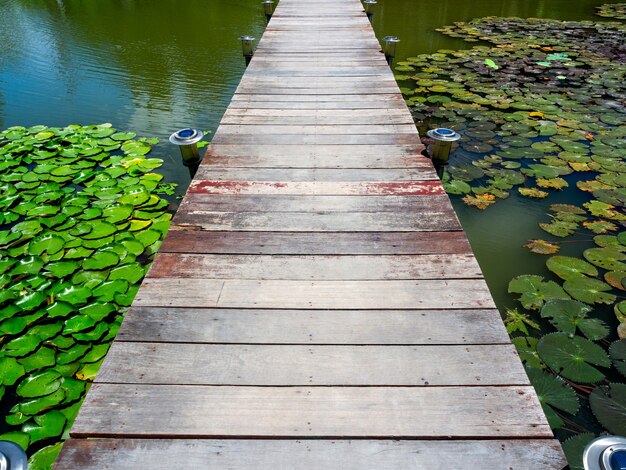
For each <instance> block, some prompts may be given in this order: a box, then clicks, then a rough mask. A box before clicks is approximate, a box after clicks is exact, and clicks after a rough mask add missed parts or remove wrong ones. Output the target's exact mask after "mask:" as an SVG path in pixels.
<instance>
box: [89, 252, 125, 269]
mask: <svg viewBox="0 0 626 470" xmlns="http://www.w3.org/2000/svg"><path fill="white" fill-rule="evenodd" d="M119 260H120V259H119V257H118V256H117V255H116V254H115V253H113V252H111V251H99V252H96V253H94V254H93V255H92V256H91V257H90V258H87V259H86V260H85V261H83V269H89V270H92V269H105V268H109V267H111V266H114V265H116V264H117V263H118V262H119Z"/></svg>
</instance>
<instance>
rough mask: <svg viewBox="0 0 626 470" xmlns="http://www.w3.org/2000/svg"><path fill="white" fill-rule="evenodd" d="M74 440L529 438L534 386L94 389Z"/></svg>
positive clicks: (547, 433)
mask: <svg viewBox="0 0 626 470" xmlns="http://www.w3.org/2000/svg"><path fill="white" fill-rule="evenodd" d="M71 436H72V437H88V436H89V437H116V436H126V437H140V436H142V437H145V438H161V437H170V438H191V437H193V438H210V437H226V436H229V437H241V438H243V437H248V438H254V437H261V436H263V437H273V438H280V437H292V438H296V437H304V436H306V437H325V438H332V437H335V438H337V437H343V438H352V437H371V438H413V439H419V438H426V437H428V438H432V437H441V436H446V438H448V439H458V438H467V437H474V438H477V437H489V438H492V439H493V438H505V437H509V438H510V437H527V438H528V437H535V438H551V437H552V431H551V430H550V427H549V426H548V423H547V421H546V419H545V417H544V416H543V412H542V411H541V405H540V404H539V402H538V400H537V397H536V395H535V392H534V390H533V389H532V387H527V386H511V387H482V386H479V387H230V386H220V387H210V386H191V385H125V384H94V385H93V386H92V387H91V390H90V391H89V394H88V395H87V398H86V399H85V404H84V405H83V407H82V408H81V410H80V412H79V415H78V418H77V419H76V422H75V423H74V426H73V428H72V432H71Z"/></svg>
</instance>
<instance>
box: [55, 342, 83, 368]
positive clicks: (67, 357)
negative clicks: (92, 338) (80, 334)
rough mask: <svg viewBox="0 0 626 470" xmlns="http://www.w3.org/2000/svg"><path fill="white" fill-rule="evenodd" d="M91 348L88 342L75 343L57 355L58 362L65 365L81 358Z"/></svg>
mask: <svg viewBox="0 0 626 470" xmlns="http://www.w3.org/2000/svg"><path fill="white" fill-rule="evenodd" d="M90 349H91V346H90V345H87V344H74V346H72V347H71V348H69V349H67V350H66V351H61V352H59V353H58V355H57V364H60V365H65V364H70V363H72V362H75V361H77V360H79V359H80V358H81V357H83V356H84V355H85V354H87V352H88V351H89V350H90Z"/></svg>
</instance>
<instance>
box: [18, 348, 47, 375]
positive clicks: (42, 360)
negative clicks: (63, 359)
mask: <svg viewBox="0 0 626 470" xmlns="http://www.w3.org/2000/svg"><path fill="white" fill-rule="evenodd" d="M55 359H56V352H55V351H54V349H50V348H46V347H41V348H39V349H37V350H36V351H35V352H34V353H32V354H30V355H29V356H26V357H23V358H21V359H19V363H20V364H22V365H23V366H24V369H25V370H26V372H32V371H34V370H39V369H44V368H46V367H52V366H54V364H55V363H56V360H55Z"/></svg>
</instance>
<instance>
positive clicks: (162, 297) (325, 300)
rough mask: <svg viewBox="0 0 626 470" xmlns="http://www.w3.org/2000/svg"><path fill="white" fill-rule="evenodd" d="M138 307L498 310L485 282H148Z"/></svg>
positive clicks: (138, 300)
mask: <svg viewBox="0 0 626 470" xmlns="http://www.w3.org/2000/svg"><path fill="white" fill-rule="evenodd" d="M133 305H136V306H144V307H171V306H178V307H221V308H286V309H312V310H316V309H326V308H327V309H340V310H345V309H375V310H379V309H383V310H384V309H387V310H397V309H460V308H469V309H476V308H478V309H480V308H495V305H494V303H493V300H492V299H491V295H490V293H489V289H488V288H487V285H486V284H485V282H484V281H482V280H478V279H475V280H464V279H463V280H457V279H452V280H411V281H406V280H403V281H287V280H278V281H277V280H241V279H226V280H218V279H175V278H169V279H155V278H146V279H145V280H144V281H143V284H142V287H141V289H140V291H139V292H138V294H137V297H135V302H134V304H133Z"/></svg>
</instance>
